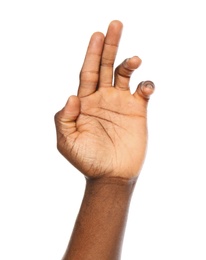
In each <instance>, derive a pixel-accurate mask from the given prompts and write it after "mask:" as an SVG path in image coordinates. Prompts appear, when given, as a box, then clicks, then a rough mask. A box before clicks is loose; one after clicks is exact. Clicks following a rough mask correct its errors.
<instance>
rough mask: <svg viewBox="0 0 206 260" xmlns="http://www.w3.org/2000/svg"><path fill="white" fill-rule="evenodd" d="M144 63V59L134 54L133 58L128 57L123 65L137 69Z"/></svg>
mask: <svg viewBox="0 0 206 260" xmlns="http://www.w3.org/2000/svg"><path fill="white" fill-rule="evenodd" d="M141 63H142V60H141V59H140V58H139V57H138V56H133V57H132V58H129V59H126V60H125V62H124V63H123V66H124V67H125V68H127V69H131V70H135V69H137V68H138V67H139V66H140V65H141Z"/></svg>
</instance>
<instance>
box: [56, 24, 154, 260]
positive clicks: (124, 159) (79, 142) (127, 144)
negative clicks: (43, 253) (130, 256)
mask: <svg viewBox="0 0 206 260" xmlns="http://www.w3.org/2000/svg"><path fill="white" fill-rule="evenodd" d="M122 28H123V25H122V23H121V22H120V21H112V22H111V23H110V24H109V26H108V30H107V33H106V36H104V35H103V34H102V33H100V32H96V33H94V34H93V35H92V36H91V39H90V42H89V45H88V49H87V52H86V56H85V60H84V63H83V66H82V69H81V72H80V83H79V89H78V93H77V96H75V95H73V96H71V97H69V99H68V101H67V103H66V105H65V106H64V108H63V109H62V110H60V111H59V112H57V113H56V115H55V124H56V131H57V148H58V150H59V151H60V153H61V154H62V155H63V156H64V157H65V158H66V159H67V160H68V161H69V162H70V163H71V164H73V165H74V166H75V167H76V168H77V169H78V170H79V171H80V172H81V173H82V174H83V175H84V176H85V179H86V188H85V193H84V197H83V200H82V205H81V207H80V210H79V214H78V216H77V219H76V223H75V225H74V229H73V232H72V235H71V238H70V241H69V244H68V247H67V249H66V252H65V254H64V256H63V258H62V260H119V259H120V258H121V250H122V243H123V238H124V232H125V227H126V222H127V216H128V211H129V205H130V201H131V197H132V193H133V190H134V187H135V184H136V181H137V178H138V175H139V173H140V171H141V168H142V165H143V162H144V158H145V154H146V146H147V105H148V100H149V97H150V95H151V94H152V93H153V91H154V84H153V83H152V82H151V81H143V82H141V83H140V84H139V85H138V87H137V89H136V91H135V93H133V94H132V93H131V92H130V88H129V80H130V76H131V75H132V73H133V71H135V70H136V69H137V68H138V67H139V66H140V64H141V60H140V58H139V57H138V56H134V57H132V58H130V59H126V60H125V61H123V62H122V63H121V64H120V65H119V66H118V67H117V68H116V69H115V70H114V69H113V65H114V61H115V57H116V54H117V50H118V44H119V41H120V37H121V33H122Z"/></svg>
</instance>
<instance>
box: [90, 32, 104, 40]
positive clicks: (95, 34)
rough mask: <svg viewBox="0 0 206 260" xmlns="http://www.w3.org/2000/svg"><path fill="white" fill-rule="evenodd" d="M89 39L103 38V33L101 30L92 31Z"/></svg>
mask: <svg viewBox="0 0 206 260" xmlns="http://www.w3.org/2000/svg"><path fill="white" fill-rule="evenodd" d="M91 39H95V40H97V41H102V40H104V34H103V33H102V32H94V33H93V34H92V36H91Z"/></svg>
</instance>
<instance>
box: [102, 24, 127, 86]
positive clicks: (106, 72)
mask: <svg viewBox="0 0 206 260" xmlns="http://www.w3.org/2000/svg"><path fill="white" fill-rule="evenodd" d="M122 28H123V24H122V23H121V22H120V21H118V20H114V21H112V22H111V23H110V24H109V27H108V30H107V34H106V37H105V42H104V48H103V53H102V58H101V64H100V78H99V88H104V87H112V81H113V66H114V61H115V58H116V54H117V50H118V46H119V41H120V38H121V34H122Z"/></svg>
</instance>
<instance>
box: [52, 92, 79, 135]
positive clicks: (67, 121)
mask: <svg viewBox="0 0 206 260" xmlns="http://www.w3.org/2000/svg"><path fill="white" fill-rule="evenodd" d="M79 113H80V100H79V98H78V97H77V96H70V97H69V99H68V100H67V103H66V105H65V106H64V108H63V109H62V110H60V111H59V112H57V113H56V114H55V117H54V118H55V124H56V127H57V131H58V130H63V129H64V130H66V129H67V131H68V129H70V128H73V127H75V128H76V122H75V121H76V119H77V117H78V116H79Z"/></svg>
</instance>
